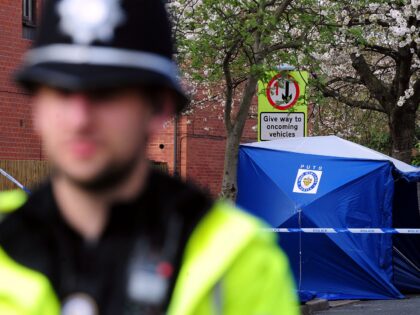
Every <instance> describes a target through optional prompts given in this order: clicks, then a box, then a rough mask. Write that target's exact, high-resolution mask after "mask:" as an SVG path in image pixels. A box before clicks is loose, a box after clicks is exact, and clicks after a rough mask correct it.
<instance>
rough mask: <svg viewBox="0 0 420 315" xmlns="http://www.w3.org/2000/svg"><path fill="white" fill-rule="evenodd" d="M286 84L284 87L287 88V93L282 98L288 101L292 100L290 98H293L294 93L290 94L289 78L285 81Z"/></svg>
mask: <svg viewBox="0 0 420 315" xmlns="http://www.w3.org/2000/svg"><path fill="white" fill-rule="evenodd" d="M284 84H285V86H284V89H285V93H286V94H282V95H281V98H282V99H283V101H285V102H286V103H288V102H289V101H290V99H291V98H292V95H290V94H289V84H290V82H289V81H288V80H286V81H285V82H284Z"/></svg>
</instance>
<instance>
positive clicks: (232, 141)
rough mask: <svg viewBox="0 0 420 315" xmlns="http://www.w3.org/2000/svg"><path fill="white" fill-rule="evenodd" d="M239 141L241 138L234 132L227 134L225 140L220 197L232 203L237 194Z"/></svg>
mask: <svg viewBox="0 0 420 315" xmlns="http://www.w3.org/2000/svg"><path fill="white" fill-rule="evenodd" d="M240 139H241V136H240V135H239V136H238V135H236V134H235V132H230V133H228V135H227V138H226V153H225V162H224V173H223V182H222V191H221V197H222V198H226V199H230V200H233V201H235V199H236V194H237V192H238V187H237V181H236V176H237V167H238V153H239V143H240Z"/></svg>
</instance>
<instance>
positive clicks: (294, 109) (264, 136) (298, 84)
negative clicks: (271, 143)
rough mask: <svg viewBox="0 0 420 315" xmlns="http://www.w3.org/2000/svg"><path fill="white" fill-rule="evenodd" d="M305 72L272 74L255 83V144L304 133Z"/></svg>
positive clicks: (305, 108)
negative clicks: (256, 97)
mask: <svg viewBox="0 0 420 315" xmlns="http://www.w3.org/2000/svg"><path fill="white" fill-rule="evenodd" d="M308 76H309V75H308V72H306V71H283V72H280V73H276V72H271V73H270V74H269V77H271V79H270V80H269V81H268V83H267V82H262V81H260V82H258V141H266V140H275V139H280V138H290V137H304V136H306V134H307V111H308V110H307V106H306V99H305V91H306V84H307V81H308Z"/></svg>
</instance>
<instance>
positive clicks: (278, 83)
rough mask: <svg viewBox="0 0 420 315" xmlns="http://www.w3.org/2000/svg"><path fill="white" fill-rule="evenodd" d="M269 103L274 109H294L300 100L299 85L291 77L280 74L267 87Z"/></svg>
mask: <svg viewBox="0 0 420 315" xmlns="http://www.w3.org/2000/svg"><path fill="white" fill-rule="evenodd" d="M266 93H267V99H268V102H269V103H270V104H271V106H273V107H274V108H277V109H279V110H285V109H288V108H291V107H293V106H294V105H295V104H296V102H297V100H298V99H299V95H300V89H299V84H298V83H297V82H296V80H295V79H294V78H293V77H292V76H290V75H284V74H282V73H279V74H277V75H275V76H274V77H273V78H272V79H271V80H270V82H269V83H268V85H267V89H266Z"/></svg>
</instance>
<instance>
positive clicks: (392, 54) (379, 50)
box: [365, 44, 400, 61]
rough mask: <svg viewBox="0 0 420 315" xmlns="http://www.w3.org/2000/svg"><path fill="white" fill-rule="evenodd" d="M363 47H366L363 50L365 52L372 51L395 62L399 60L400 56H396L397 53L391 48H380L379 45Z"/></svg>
mask: <svg viewBox="0 0 420 315" xmlns="http://www.w3.org/2000/svg"><path fill="white" fill-rule="evenodd" d="M365 47H366V48H365V50H367V51H374V52H377V53H380V54H382V55H385V56H388V57H391V58H392V59H394V60H395V61H397V60H398V59H399V58H400V56H399V55H398V52H397V51H395V50H393V49H391V48H387V47H382V46H379V45H369V44H366V45H365Z"/></svg>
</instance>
